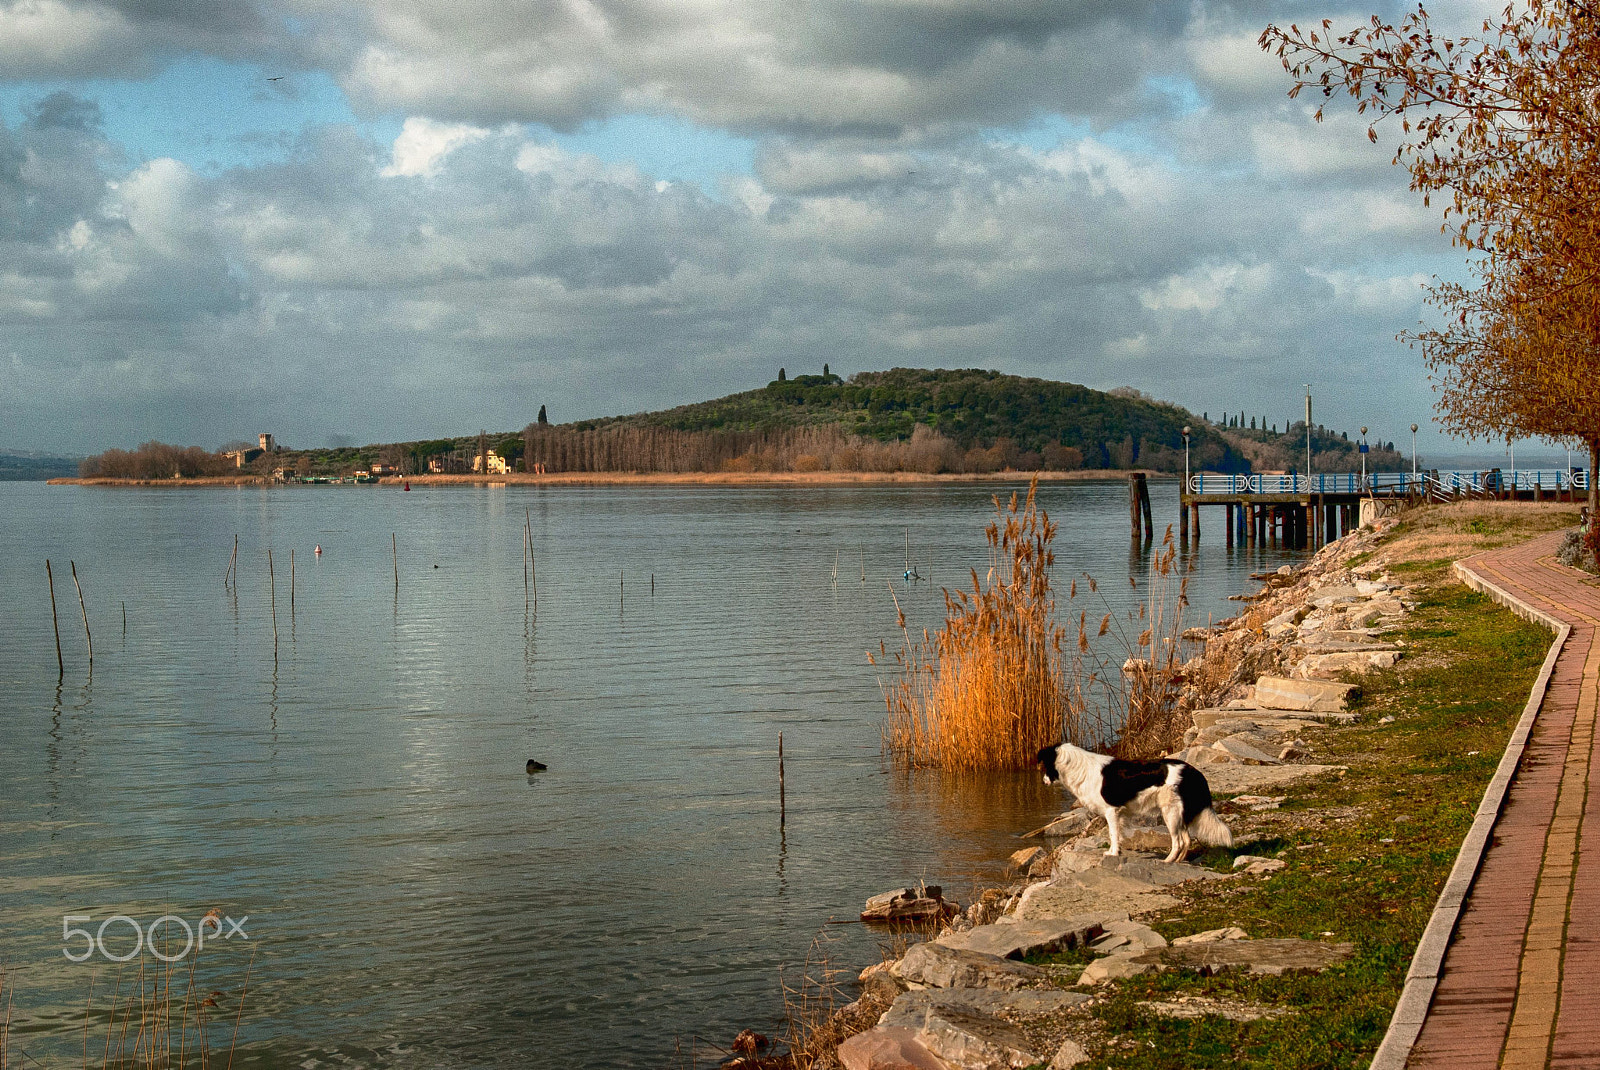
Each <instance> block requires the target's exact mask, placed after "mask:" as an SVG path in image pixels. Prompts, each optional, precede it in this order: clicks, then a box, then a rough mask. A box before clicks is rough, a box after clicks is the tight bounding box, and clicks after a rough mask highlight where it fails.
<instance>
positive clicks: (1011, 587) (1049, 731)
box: [869, 480, 1191, 772]
mask: <svg viewBox="0 0 1600 1070" xmlns="http://www.w3.org/2000/svg"><path fill="white" fill-rule="evenodd" d="M1037 489H1038V481H1037V480H1035V481H1034V483H1033V484H1032V485H1031V486H1030V487H1029V490H1028V495H1027V498H1026V499H1025V500H1024V501H1021V502H1019V501H1018V498H1017V496H1016V495H1013V496H1012V498H1011V500H1010V503H1009V504H1007V505H1001V503H1000V501H999V499H998V498H996V499H995V511H996V514H997V515H996V519H995V520H994V521H993V522H991V523H990V524H989V526H988V528H987V529H986V532H985V533H986V535H987V536H988V540H989V548H990V555H991V559H992V564H991V567H990V569H989V572H988V575H987V577H986V578H985V579H984V580H980V579H979V578H978V575H977V573H976V571H974V572H973V573H972V590H970V591H961V592H957V593H956V594H954V595H952V594H950V593H949V592H948V591H947V592H946V593H945V622H944V626H943V627H942V628H941V629H940V630H939V632H938V633H937V634H934V635H929V634H928V633H927V632H924V633H923V636H922V640H921V642H920V643H918V642H913V641H912V639H911V637H910V635H909V633H908V632H907V629H906V626H905V614H904V613H900V614H899V623H900V628H901V634H902V636H903V637H904V646H903V648H902V649H901V650H899V651H896V652H895V659H896V661H897V662H898V664H899V667H900V673H899V676H898V677H897V678H896V679H894V680H893V681H890V682H885V683H883V684H882V686H883V692H884V702H885V704H886V706H887V708H888V716H887V718H886V719H885V723H884V728H883V739H884V748H885V750H886V751H888V752H889V753H890V754H891V755H893V756H894V758H895V759H896V760H897V761H899V762H900V763H902V764H904V765H907V766H911V767H929V766H937V767H940V768H943V769H949V770H953V771H956V772H974V771H979V770H1021V769H1029V768H1031V767H1032V766H1033V764H1034V762H1035V760H1036V755H1037V754H1038V752H1039V749H1040V748H1041V747H1046V746H1049V745H1051V744H1054V743H1059V742H1061V741H1062V740H1063V739H1065V740H1066V741H1067V742H1070V743H1074V744H1077V745H1079V746H1085V747H1102V748H1104V749H1107V750H1108V751H1109V752H1110V753H1112V754H1115V755H1116V756H1118V757H1122V758H1150V757H1155V756H1157V755H1160V754H1165V753H1167V752H1169V751H1170V750H1172V749H1173V748H1175V747H1177V746H1178V745H1180V744H1181V742H1182V739H1183V734H1184V732H1185V731H1186V730H1187V729H1188V728H1189V726H1190V723H1191V721H1190V717H1189V713H1188V710H1187V709H1186V708H1185V706H1184V705H1183V702H1182V699H1183V694H1184V690H1185V677H1184V673H1183V660H1182V648H1181V639H1180V636H1181V635H1182V632H1183V609H1184V607H1185V606H1186V605H1187V604H1188V597H1187V591H1188V583H1189V581H1188V577H1187V576H1186V575H1184V567H1183V565H1182V564H1181V563H1180V562H1179V559H1178V552H1177V545H1176V543H1175V542H1174V540H1173V536H1172V531H1171V529H1170V528H1169V529H1168V531H1167V533H1166V537H1165V538H1164V539H1163V541H1162V545H1161V549H1160V550H1159V551H1158V552H1157V553H1156V554H1154V555H1153V556H1152V558H1151V560H1150V565H1149V575H1148V580H1147V596H1146V598H1145V599H1143V600H1142V601H1141V602H1140V604H1139V606H1138V609H1137V611H1133V612H1130V613H1129V614H1128V619H1127V621H1126V622H1124V621H1120V620H1116V619H1115V616H1114V614H1113V613H1112V612H1110V611H1109V606H1108V605H1106V604H1105V599H1104V596H1103V595H1102V596H1101V602H1102V608H1103V609H1105V610H1106V612H1105V613H1104V615H1103V616H1102V617H1101V619H1100V622H1099V625H1098V628H1092V626H1091V622H1090V620H1089V614H1088V612H1087V611H1086V610H1084V611H1080V612H1079V613H1078V621H1077V625H1078V628H1077V631H1078V635H1077V643H1076V647H1075V649H1069V648H1067V647H1066V646H1065V645H1064V642H1063V640H1064V639H1065V634H1066V633H1065V629H1063V628H1062V627H1061V626H1060V625H1058V624H1057V623H1056V622H1055V597H1054V594H1053V592H1052V588H1051V584H1050V568H1051V566H1052V565H1053V564H1054V563H1055V554H1054V552H1053V551H1052V550H1051V543H1052V542H1053V540H1054V538H1055V535H1056V526H1055V525H1054V524H1053V523H1051V521H1050V518H1049V516H1048V515H1047V514H1045V513H1044V512H1043V511H1042V510H1040V509H1039V508H1038V503H1037V501H1036V492H1037ZM1084 581H1085V582H1084V586H1085V588H1086V591H1087V593H1088V594H1089V595H1099V594H1100V591H1099V586H1098V584H1096V583H1095V581H1094V579H1093V578H1092V577H1088V576H1085V577H1084ZM1129 583H1130V584H1132V585H1135V586H1137V581H1136V580H1135V579H1134V578H1133V577H1131V576H1130V577H1129ZM1078 595H1079V585H1078V583H1077V582H1076V581H1074V582H1073V583H1072V584H1071V586H1070V587H1069V589H1068V598H1069V599H1071V600H1076V599H1077V598H1078ZM897 608H898V607H897ZM1124 624H1127V625H1129V626H1128V627H1124ZM1108 634H1109V635H1110V636H1111V640H1110V642H1111V643H1112V644H1113V645H1115V646H1118V647H1120V648H1121V650H1122V652H1123V656H1121V657H1118V658H1116V659H1115V661H1113V660H1112V659H1111V658H1110V657H1108V656H1107V654H1106V651H1105V649H1103V648H1102V647H1101V646H1100V645H1098V644H1097V642H1096V641H1097V640H1100V639H1103V638H1105V637H1106V636H1107V635H1108ZM869 657H870V655H869Z"/></svg>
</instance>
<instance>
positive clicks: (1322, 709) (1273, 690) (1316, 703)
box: [1255, 676, 1355, 713]
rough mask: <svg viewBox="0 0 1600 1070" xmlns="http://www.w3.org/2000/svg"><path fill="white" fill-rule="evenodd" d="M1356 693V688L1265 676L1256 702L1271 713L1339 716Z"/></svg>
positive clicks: (1326, 682) (1350, 685) (1256, 696)
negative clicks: (1354, 692) (1272, 711)
mask: <svg viewBox="0 0 1600 1070" xmlns="http://www.w3.org/2000/svg"><path fill="white" fill-rule="evenodd" d="M1354 690H1355V685H1354V684H1341V683H1332V682H1328V681H1322V680H1290V679H1286V678H1284V677H1282V676H1263V677H1261V678H1260V679H1258V680H1257V681H1256V693H1255V701H1256V705H1257V706H1258V707H1260V708H1261V709H1267V710H1298V711H1301V712H1305V713H1339V712H1342V711H1343V710H1344V708H1345V702H1346V700H1347V699H1348V698H1349V697H1350V693H1351V692H1352V691H1354Z"/></svg>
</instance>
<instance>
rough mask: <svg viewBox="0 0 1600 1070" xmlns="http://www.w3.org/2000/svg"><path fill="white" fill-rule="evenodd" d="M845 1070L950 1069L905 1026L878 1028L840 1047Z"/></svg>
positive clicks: (840, 1058) (883, 1026) (854, 1037)
mask: <svg viewBox="0 0 1600 1070" xmlns="http://www.w3.org/2000/svg"><path fill="white" fill-rule="evenodd" d="M838 1054H839V1062H840V1064H841V1065H843V1066H844V1068H845V1070H950V1064H948V1063H946V1062H945V1061H944V1060H943V1059H940V1058H939V1057H938V1056H936V1055H934V1054H933V1052H931V1051H929V1050H928V1049H927V1048H925V1047H923V1046H922V1044H921V1043H920V1042H919V1041H918V1040H917V1035H916V1033H914V1032H912V1031H911V1030H909V1029H907V1028H906V1027H904V1026H898V1025H895V1026H885V1025H880V1026H875V1027H874V1028H872V1029H869V1030H867V1031H866V1032H865V1033H857V1034H856V1035H855V1036H853V1037H851V1038H850V1039H849V1040H847V1041H845V1042H844V1043H843V1044H840V1045H839V1052H838Z"/></svg>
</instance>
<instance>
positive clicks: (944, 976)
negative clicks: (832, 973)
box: [895, 944, 1050, 991]
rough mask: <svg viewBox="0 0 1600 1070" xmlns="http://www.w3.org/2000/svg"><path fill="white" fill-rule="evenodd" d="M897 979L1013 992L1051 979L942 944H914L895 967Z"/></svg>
mask: <svg viewBox="0 0 1600 1070" xmlns="http://www.w3.org/2000/svg"><path fill="white" fill-rule="evenodd" d="M895 972H896V973H897V974H899V976H900V979H901V980H903V981H909V982H911V983H912V984H920V985H926V986H928V987H929V988H994V989H1000V990H1003V991H1014V990H1016V989H1018V988H1022V987H1024V986H1025V985H1029V984H1033V983H1035V982H1037V981H1043V980H1044V979H1045V978H1047V977H1049V976H1050V975H1049V974H1048V973H1046V972H1045V971H1044V970H1041V969H1039V967H1037V966H1029V965H1027V964H1026V963H1022V962H1016V961H1014V960H1012V959H1007V958H1001V957H1000V956H998V955H990V954H985V953H984V952H982V951H969V950H967V949H965V948H956V947H945V946H944V945H943V944H913V945H912V946H911V948H910V950H908V951H907V952H906V954H905V957H904V958H902V959H901V960H900V962H899V963H898V964H897V966H896V967H895Z"/></svg>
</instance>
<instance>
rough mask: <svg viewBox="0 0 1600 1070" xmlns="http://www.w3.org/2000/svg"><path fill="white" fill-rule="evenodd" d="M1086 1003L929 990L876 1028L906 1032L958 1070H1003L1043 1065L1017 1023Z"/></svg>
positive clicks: (1038, 993)
mask: <svg viewBox="0 0 1600 1070" xmlns="http://www.w3.org/2000/svg"><path fill="white" fill-rule="evenodd" d="M1088 998H1089V997H1088V996H1086V995H1084V994H1083V993H1081V992H1062V991H1059V990H1028V991H1023V992H994V991H990V990H988V989H970V988H944V989H940V988H928V989H923V990H920V991H913V992H907V993H906V994H905V995H903V996H901V997H900V998H899V999H897V1000H895V1001H894V1006H892V1007H890V1008H889V1009H888V1010H887V1011H885V1012H884V1014H883V1017H882V1018H880V1019H879V1020H878V1025H879V1026H880V1027H887V1028H895V1027H899V1028H903V1029H907V1030H910V1031H911V1032H912V1033H913V1034H914V1036H915V1038H916V1041H917V1043H919V1044H921V1045H922V1046H923V1047H924V1048H926V1049H928V1051H930V1052H932V1053H933V1054H934V1055H935V1056H937V1057H938V1058H940V1059H943V1060H944V1061H945V1062H947V1063H950V1064H951V1065H953V1066H957V1067H961V1068H962V1070H1006V1068H1010V1067H1025V1066H1032V1065H1034V1064H1035V1063H1042V1062H1044V1061H1045V1056H1043V1055H1041V1054H1039V1053H1038V1052H1036V1051H1034V1050H1033V1044H1032V1042H1031V1041H1030V1040H1029V1039H1028V1036H1027V1034H1026V1033H1025V1032H1024V1031H1023V1029H1022V1028H1021V1027H1020V1026H1018V1025H1017V1024H1015V1023H1016V1022H1017V1020H1019V1019H1020V1020H1026V1019H1028V1018H1038V1017H1044V1016H1046V1015H1053V1014H1059V1013H1060V1012H1062V1011H1064V1010H1066V1009H1067V1008H1069V1007H1072V1006H1074V1005H1076V1004H1079V1003H1083V1002H1085V1001H1087V1000H1088Z"/></svg>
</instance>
